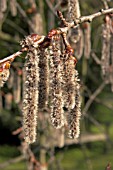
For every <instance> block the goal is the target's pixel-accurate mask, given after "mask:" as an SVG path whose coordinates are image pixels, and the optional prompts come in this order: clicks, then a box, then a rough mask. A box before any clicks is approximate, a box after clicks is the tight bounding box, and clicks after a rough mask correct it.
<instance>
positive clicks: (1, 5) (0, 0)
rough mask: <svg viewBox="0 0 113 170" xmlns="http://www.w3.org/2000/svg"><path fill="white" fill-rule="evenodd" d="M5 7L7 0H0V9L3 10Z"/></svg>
mask: <svg viewBox="0 0 113 170" xmlns="http://www.w3.org/2000/svg"><path fill="white" fill-rule="evenodd" d="M6 9H7V0H0V11H1V12H5V11H6Z"/></svg>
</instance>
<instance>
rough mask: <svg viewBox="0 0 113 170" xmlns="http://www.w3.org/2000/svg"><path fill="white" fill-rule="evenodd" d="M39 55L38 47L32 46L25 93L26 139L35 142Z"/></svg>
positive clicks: (28, 59)
mask: <svg viewBox="0 0 113 170" xmlns="http://www.w3.org/2000/svg"><path fill="white" fill-rule="evenodd" d="M38 63H39V56H38V52H37V49H35V48H34V47H30V49H29V51H28V53H27V56H26V62H25V66H24V67H25V72H26V73H25V76H26V77H25V82H24V94H23V130H24V136H25V141H26V142H27V143H29V144H30V143H33V142H35V140H36V127H37V112H38V82H39V68H38Z"/></svg>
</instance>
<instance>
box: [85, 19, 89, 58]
mask: <svg viewBox="0 0 113 170" xmlns="http://www.w3.org/2000/svg"><path fill="white" fill-rule="evenodd" d="M84 24H85V28H84V57H85V58H87V59H89V57H90V52H91V24H90V23H88V22H87V23H84Z"/></svg>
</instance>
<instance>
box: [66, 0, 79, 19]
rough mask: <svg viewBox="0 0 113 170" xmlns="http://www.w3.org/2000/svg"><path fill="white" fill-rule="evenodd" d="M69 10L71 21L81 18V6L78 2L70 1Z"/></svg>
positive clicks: (76, 0) (75, 0)
mask: <svg viewBox="0 0 113 170" xmlns="http://www.w3.org/2000/svg"><path fill="white" fill-rule="evenodd" d="M68 10H69V15H70V20H71V21H72V20H74V19H76V18H79V17H80V15H81V14H80V6H79V1H78V0H68Z"/></svg>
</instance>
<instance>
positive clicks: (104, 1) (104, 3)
mask: <svg viewBox="0 0 113 170" xmlns="http://www.w3.org/2000/svg"><path fill="white" fill-rule="evenodd" d="M101 2H102V3H103V5H104V8H105V9H108V8H109V6H108V3H107V1H106V0H101Z"/></svg>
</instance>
